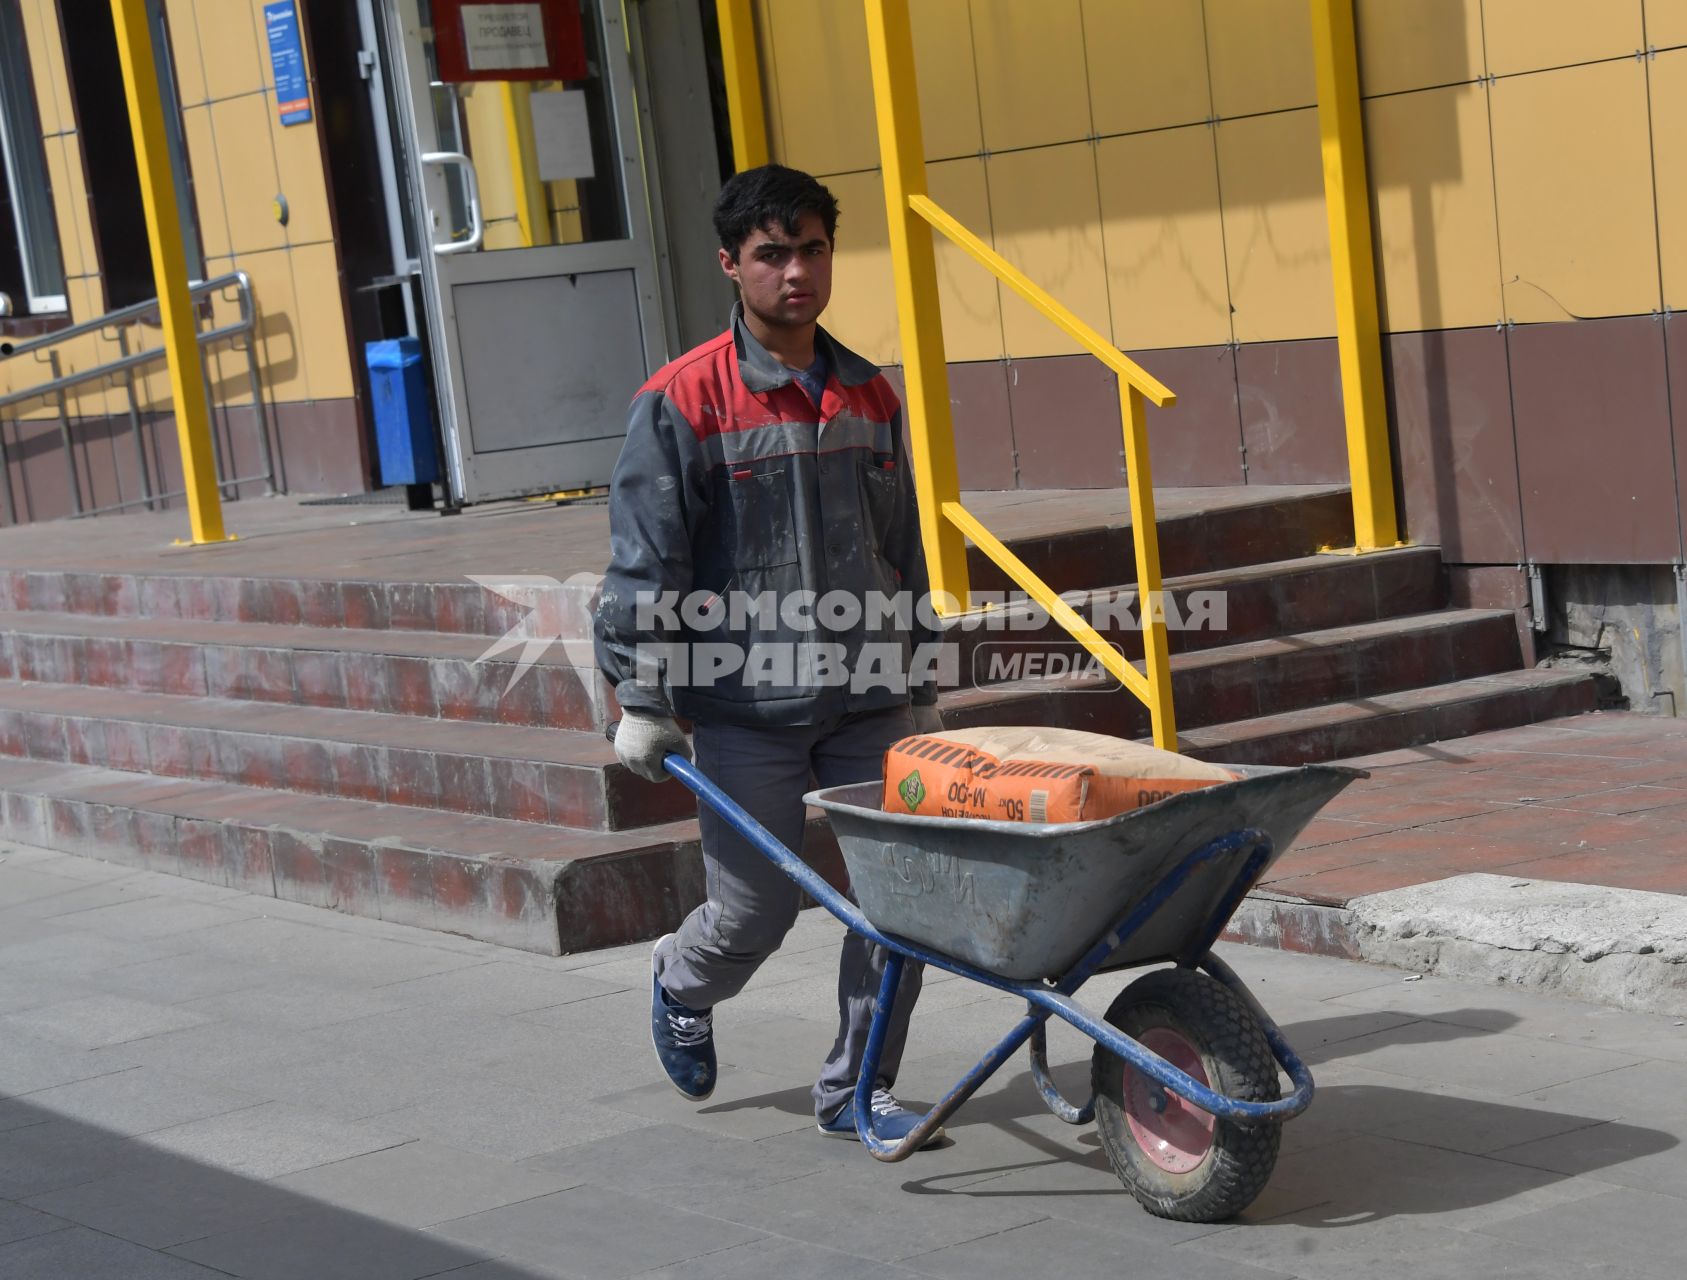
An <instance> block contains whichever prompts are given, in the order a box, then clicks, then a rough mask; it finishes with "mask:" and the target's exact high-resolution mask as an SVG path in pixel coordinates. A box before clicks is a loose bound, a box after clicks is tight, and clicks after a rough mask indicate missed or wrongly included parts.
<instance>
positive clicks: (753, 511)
mask: <svg viewBox="0 0 1687 1280" xmlns="http://www.w3.org/2000/svg"><path fill="white" fill-rule="evenodd" d="M725 484H726V489H727V493H728V494H729V495H730V499H731V501H730V509H731V511H732V524H733V528H732V542H731V546H732V562H733V563H734V564H735V565H737V566H738V567H739V568H742V569H767V568H773V567H774V566H776V565H782V564H795V563H796V560H797V530H796V522H795V520H794V518H793V516H792V513H791V489H790V482H789V479H788V477H787V476H786V474H785V469H784V468H783V467H780V468H777V469H775V470H772V471H755V470H752V469H750V468H748V467H743V468H739V469H736V470H728V471H727V473H726V476H725Z"/></svg>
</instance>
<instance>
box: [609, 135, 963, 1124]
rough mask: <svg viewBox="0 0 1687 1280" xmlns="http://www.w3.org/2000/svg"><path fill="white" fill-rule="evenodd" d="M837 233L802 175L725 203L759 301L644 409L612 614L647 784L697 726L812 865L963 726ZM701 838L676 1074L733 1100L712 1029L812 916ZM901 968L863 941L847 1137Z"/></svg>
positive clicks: (719, 838)
mask: <svg viewBox="0 0 1687 1280" xmlns="http://www.w3.org/2000/svg"><path fill="white" fill-rule="evenodd" d="M837 217H838V205H837V201H836V200H835V199H834V198H833V196H832V193H831V192H830V191H828V190H827V189H826V188H825V187H824V186H822V185H821V184H820V183H819V182H817V181H815V180H814V179H813V178H812V177H810V176H809V175H807V174H805V173H799V172H797V171H796V170H793V169H787V168H784V167H783V166H780V165H765V166H763V167H761V168H759V169H752V170H749V171H748V172H745V173H741V174H738V175H737V176H735V177H733V178H732V179H730V180H729V181H728V182H727V183H726V185H725V186H724V187H723V188H722V189H721V193H720V198H719V200H718V202H717V204H716V206H715V214H714V223H715V230H716V232H717V233H718V235H719V237H720V244H721V248H720V264H721V269H722V270H723V271H724V272H725V273H726V275H727V277H728V278H729V279H731V280H732V282H733V283H734V284H735V285H736V286H737V288H738V294H739V299H740V301H739V304H738V305H737V306H735V307H734V308H733V312H732V322H731V325H730V327H729V328H728V330H727V331H726V332H725V333H723V334H721V335H720V336H719V337H717V338H715V339H713V340H712V341H710V342H706V343H704V344H703V345H702V346H700V347H697V348H696V349H695V350H693V351H690V352H688V353H687V354H686V355H684V356H681V357H680V358H679V359H678V360H676V361H674V362H673V363H672V364H669V365H668V366H667V367H665V368H664V369H662V370H661V371H660V372H659V373H657V374H656V376H655V377H653V378H652V379H651V380H650V381H649V382H648V383H647V384H646V385H645V386H644V388H643V389H642V390H640V391H639V393H638V395H637V397H636V398H635V399H634V401H633V405H632V413H631V420H630V422H629V425H628V429H627V441H626V444H625V446H624V447H623V449H622V452H621V457H620V461H619V462H618V463H617V464H616V468H615V474H614V478H613V480H612V481H611V487H610V499H609V519H610V555H611V561H610V566H609V570H608V573H607V574H606V576H605V579H604V584H603V593H602V597H601V603H600V605H599V609H598V615H597V654H598V662H599V665H600V666H601V668H602V669H603V671H604V674H605V676H606V677H607V678H608V679H609V680H610V681H611V682H612V683H613V684H614V686H615V693H616V698H617V700H618V701H619V703H620V705H621V710H622V714H623V719H622V721H621V725H620V729H619V732H618V735H617V737H616V739H615V751H616V754H617V755H618V756H619V757H620V759H621V761H622V763H623V764H625V765H626V767H627V768H629V769H631V770H632V771H633V772H635V773H637V774H639V775H640V776H641V777H645V778H649V779H651V780H653V781H661V780H663V779H665V778H666V777H667V774H666V772H665V771H664V770H663V767H662V760H663V758H664V756H665V755H666V754H667V753H669V752H679V753H680V754H682V755H689V752H688V750H687V744H686V739H685V735H684V733H683V732H682V731H681V729H680V727H679V726H678V724H677V723H676V721H675V717H676V716H683V717H685V718H688V719H690V720H691V721H692V728H693V736H694V739H695V743H696V753H697V754H696V759H697V764H698V767H699V768H700V769H701V770H702V771H703V772H704V773H705V774H707V775H708V777H709V778H711V779H712V780H713V781H714V782H715V783H716V784H717V785H719V786H720V787H721V788H722V789H723V790H725V792H726V793H727V794H728V795H730V796H731V797H732V798H733V799H734V800H735V801H737V802H738V803H739V804H740V805H742V806H743V807H744V808H745V809H747V810H748V811H749V812H750V813H751V814H753V815H754V816H755V817H756V819H757V820H758V821H760V822H761V823H762V825H763V826H765V827H766V828H767V829H768V830H769V831H771V832H772V833H773V834H774V835H775V836H776V837H778V838H779V840H781V841H782V842H783V843H784V844H785V845H786V846H787V847H789V848H792V849H800V848H801V846H802V836H803V828H804V823H805V810H804V806H803V802H802V797H803V793H804V792H805V791H807V790H808V789H809V788H810V786H811V785H812V784H813V783H814V782H818V784H819V785H821V786H836V785H841V784H844V783H852V782H863V781H868V780H875V779H877V778H879V777H880V776H881V771H882V767H883V756H884V751H885V748H886V747H888V746H889V745H890V744H891V743H892V742H895V741H896V740H897V739H899V738H902V737H905V736H907V735H908V734H910V733H912V732H915V731H916V728H917V729H919V730H920V731H925V732H931V731H934V730H936V729H938V728H940V727H941V721H940V720H939V719H938V716H937V708H936V705H935V704H936V696H937V693H936V688H935V685H934V684H933V683H931V682H930V681H922V680H921V679H920V678H919V676H918V674H917V673H914V674H913V678H912V679H910V678H908V677H909V675H910V673H911V672H913V663H914V662H915V657H914V648H915V646H916V644H924V645H930V644H931V643H932V642H934V641H935V640H936V635H935V633H934V632H933V631H931V630H930V628H929V627H927V626H923V625H921V624H920V623H919V622H917V621H916V620H915V618H914V616H913V614H912V613H911V612H910V611H909V610H908V608H907V607H906V602H907V601H908V600H910V599H912V600H920V601H923V599H924V597H925V595H926V592H927V589H928V588H927V579H926V567H925V558H924V553H923V550H922V548H921V545H920V537H919V522H918V519H917V516H916V512H915V507H914V494H913V485H912V482H911V477H910V475H909V471H908V467H907V465H906V459H905V458H904V456H903V447H902V432H901V406H900V404H899V402H898V401H897V398H896V395H895V393H894V392H893V391H892V390H891V388H890V386H889V384H888V383H887V382H886V381H885V378H884V375H883V374H881V373H880V372H879V370H878V369H877V368H875V367H874V366H873V365H872V364H870V363H869V362H867V361H866V360H863V359H862V358H861V357H860V356H857V355H855V354H854V353H853V352H851V351H849V350H847V349H845V348H844V347H843V346H841V345H840V344H839V343H838V342H836V341H835V340H834V339H832V338H831V337H830V336H829V335H828V334H827V333H826V332H825V330H823V329H821V328H820V327H819V324H818V320H819V317H820V313H821V312H822V311H824V310H825V309H826V304H827V302H828V301H829V300H830V298H831V292H832V245H833V237H834V234H835V232H836V227H837ZM899 593H901V594H900V595H899ZM874 598H877V599H878V600H880V601H887V600H891V601H894V600H898V599H899V600H900V601H901V602H902V604H903V608H902V610H901V613H900V616H896V615H894V614H893V613H892V612H891V611H890V610H887V609H884V608H879V609H876V610H875V609H872V608H868V607H865V606H866V605H867V604H868V603H869V602H870V601H872V600H873V599H874ZM699 599H701V603H699ZM675 601H678V602H680V604H679V606H678V607H677V608H676V606H675V604H674V602H675ZM816 601H819V602H820V604H819V607H815V602H816ZM921 616H925V615H923V613H922V614H921ZM928 620H929V619H928ZM928 652H929V651H928ZM910 695H911V696H912V702H913V706H912V708H910ZM701 822H702V834H703V863H704V868H705V872H706V880H707V891H708V900H707V901H706V902H705V903H703V905H701V906H700V907H698V908H697V909H696V910H695V911H693V912H692V913H691V914H690V915H689V916H687V917H686V919H685V921H684V922H683V923H682V924H681V925H680V927H679V929H678V931H677V932H675V933H672V934H669V935H668V936H666V937H664V938H663V939H661V940H660V941H659V942H658V943H657V944H656V948H655V951H654V954H653V957H652V966H653V970H654V974H653V976H654V981H653V983H652V993H651V1036H652V1040H653V1042H654V1044H655V1046H656V1054H657V1057H658V1058H659V1059H660V1060H661V1063H662V1066H663V1068H664V1069H665V1070H666V1072H667V1074H668V1078H669V1079H670V1080H671V1081H673V1084H674V1086H675V1088H677V1089H678V1090H679V1091H680V1092H681V1093H682V1094H684V1095H685V1096H686V1097H688V1098H693V1099H697V1100H702V1099H704V1098H707V1097H708V1096H709V1095H710V1093H712V1092H713V1090H714V1087H715V1048H714V1032H713V1022H712V1018H711V1011H712V1010H713V1008H714V1006H715V1005H717V1004H719V1003H720V1002H721V1001H723V1000H726V999H729V998H730V997H732V996H734V995H736V994H737V993H738V992H739V991H740V990H742V989H743V987H744V984H745V983H747V982H748V981H749V979H750V976H751V975H752V974H753V973H755V971H756V969H757V968H758V967H759V966H760V965H761V963H762V962H763V961H764V960H766V959H767V957H768V956H769V955H771V954H772V953H773V952H774V950H775V949H776V948H777V947H778V946H779V944H780V942H781V941H782V940H783V939H784V937H785V934H786V932H787V931H788V930H789V929H790V927H791V925H792V924H793V923H794V922H795V920H796V914H797V907H798V903H799V898H800V891H799V890H798V889H797V887H796V885H795V884H793V883H792V882H791V881H790V880H789V879H788V878H787V877H786V876H785V875H784V873H783V872H781V871H780V870H779V869H778V868H777V867H775V866H774V865H773V864H772V863H771V862H769V861H768V860H767V859H766V858H764V857H763V856H762V855H761V854H760V853H758V852H757V851H756V850H755V849H754V848H753V847H752V846H751V845H750V844H748V843H747V842H746V841H745V840H743V838H742V837H740V836H738V835H737V834H736V833H735V832H734V831H733V830H732V829H731V828H730V827H729V826H727V824H726V823H725V822H723V821H721V820H720V819H719V818H718V817H716V816H715V815H714V814H713V813H712V812H710V811H709V809H708V808H707V806H704V807H703V810H702V813H701ZM885 959H886V957H885V954H884V952H883V949H882V948H879V947H876V946H871V945H869V944H868V943H867V942H866V941H865V940H863V939H862V938H860V937H858V936H856V935H854V934H850V935H849V936H848V937H847V938H846V939H845V941H844V945H843V955H842V960H841V963H840V966H839V972H838V1036H837V1041H836V1043H835V1044H834V1046H833V1048H832V1051H831V1054H830V1055H829V1056H828V1057H827V1059H826V1062H825V1064H824V1066H823V1067H822V1069H821V1072H820V1078H819V1080H818V1081H817V1083H816V1084H815V1086H814V1106H815V1115H816V1117H817V1119H818V1121H819V1126H820V1129H821V1131H822V1132H825V1133H831V1134H837V1135H840V1136H853V1135H854V1133H855V1111H854V1096H853V1095H854V1089H855V1080H856V1077H857V1075H858V1074H859V1069H860V1064H861V1059H862V1056H863V1052H864V1050H865V1048H866V1042H867V1030H868V1026H869V1023H870V1021H871V1016H872V1010H873V1006H874V1002H875V1000H876V998H877V995H878V988H879V982H880V979H881V977H882V975H883V972H884V964H885ZM919 987H920V969H919V966H917V965H913V964H910V965H909V966H908V967H907V969H906V971H905V977H904V978H903V981H902V984H901V986H900V987H899V988H898V995H897V1001H896V1007H895V1019H894V1025H893V1026H892V1027H891V1028H890V1029H889V1035H888V1037H887V1042H886V1046H885V1050H884V1055H883V1058H882V1064H881V1069H880V1077H879V1079H878V1080H877V1081H876V1082H875V1085H876V1088H875V1092H874V1095H873V1123H874V1127H875V1130H876V1131H877V1132H878V1133H879V1134H880V1135H881V1136H882V1137H885V1138H889V1139H899V1138H901V1137H902V1136H904V1135H905V1134H907V1133H908V1132H909V1130H911V1129H912V1128H913V1127H914V1126H915V1124H917V1123H918V1120H919V1116H917V1115H916V1114H915V1113H913V1112H911V1111H909V1110H907V1109H906V1108H903V1107H902V1106H900V1105H899V1104H898V1103H897V1102H896V1100H895V1097H894V1096H893V1095H892V1094H891V1093H890V1086H891V1084H892V1083H893V1081H894V1079H895V1075H896V1069H897V1065H898V1063H899V1061H900V1059H901V1056H902V1049H903V1045H904V1043H905V1041H906V1038H907V1029H908V1015H909V1013H910V1012H911V1011H912V1008H913V1005H914V1000H915V997H916V996H917V995H918V992H919ZM940 1135H941V1131H939V1135H937V1136H940Z"/></svg>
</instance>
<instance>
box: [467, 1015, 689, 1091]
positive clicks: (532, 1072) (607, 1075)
mask: <svg viewBox="0 0 1687 1280" xmlns="http://www.w3.org/2000/svg"><path fill="white" fill-rule="evenodd" d="M506 1021H509V1022H517V1021H519V1019H514V1018H511V1019H506ZM536 1029H537V1030H540V1031H542V1032H544V1033H545V1036H544V1038H543V1039H542V1040H539V1041H532V1040H528V1039H527V1038H526V1037H523V1038H522V1039H523V1041H524V1043H522V1044H519V1045H506V1047H505V1049H504V1051H503V1052H502V1053H501V1054H500V1055H499V1056H496V1057H492V1058H489V1059H487V1060H485V1061H484V1062H482V1063H480V1064H478V1065H477V1068H476V1069H477V1071H478V1072H479V1073H480V1074H481V1075H482V1076H484V1077H485V1078H486V1079H487V1080H491V1081H497V1082H498V1083H501V1084H513V1085H517V1086H519V1087H521V1088H523V1089H532V1090H535V1091H544V1090H547V1089H555V1088H557V1087H558V1082H559V1081H567V1082H568V1088H569V1089H570V1090H571V1091H572V1092H573V1094H574V1096H575V1097H576V1098H577V1099H580V1100H583V1101H587V1102H595V1101H600V1100H601V1099H602V1098H603V1097H604V1096H605V1095H607V1094H612V1093H620V1092H624V1091H625V1090H627V1089H629V1088H631V1087H633V1086H635V1085H638V1084H640V1083H643V1084H654V1083H656V1082H658V1081H666V1080H667V1076H666V1075H664V1074H663V1071H662V1067H661V1065H660V1064H659V1063H658V1062H657V1061H656V1055H655V1054H654V1053H653V1052H652V1051H651V1048H650V1041H649V1040H648V1039H646V1040H644V1041H637V1042H635V1041H628V1040H605V1039H601V1038H599V1037H597V1036H589V1035H576V1034H573V1033H571V1032H570V1031H568V1030H567V1028H564V1027H540V1028H536ZM664 1087H668V1086H664Z"/></svg>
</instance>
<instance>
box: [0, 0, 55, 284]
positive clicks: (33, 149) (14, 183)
mask: <svg viewBox="0 0 1687 1280" xmlns="http://www.w3.org/2000/svg"><path fill="white" fill-rule="evenodd" d="M0 166H3V167H4V169H5V181H4V182H3V183H0V203H3V204H4V205H5V206H6V207H5V208H4V209H0V290H4V291H5V292H6V293H7V294H8V295H9V296H11V297H12V298H13V300H14V306H15V305H16V303H17V300H19V299H22V300H23V301H24V302H26V303H27V306H28V309H29V310H30V311H31V312H43V311H63V310H64V309H65V294H64V265H63V263H62V262H61V260H60V258H59V233H58V225H57V223H56V222H55V221H54V219H53V195H52V188H51V184H50V183H49V182H48V180H47V160H46V155H45V153H44V152H43V151H42V148H41V118H40V116H38V115H37V114H36V111H35V94H34V91H33V89H32V87H31V78H30V72H29V50H28V47H27V46H26V44H25V43H24V35H23V22H22V20H21V16H20V15H19V13H18V8H17V0H0ZM19 309H20V310H21V309H22V308H19Z"/></svg>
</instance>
